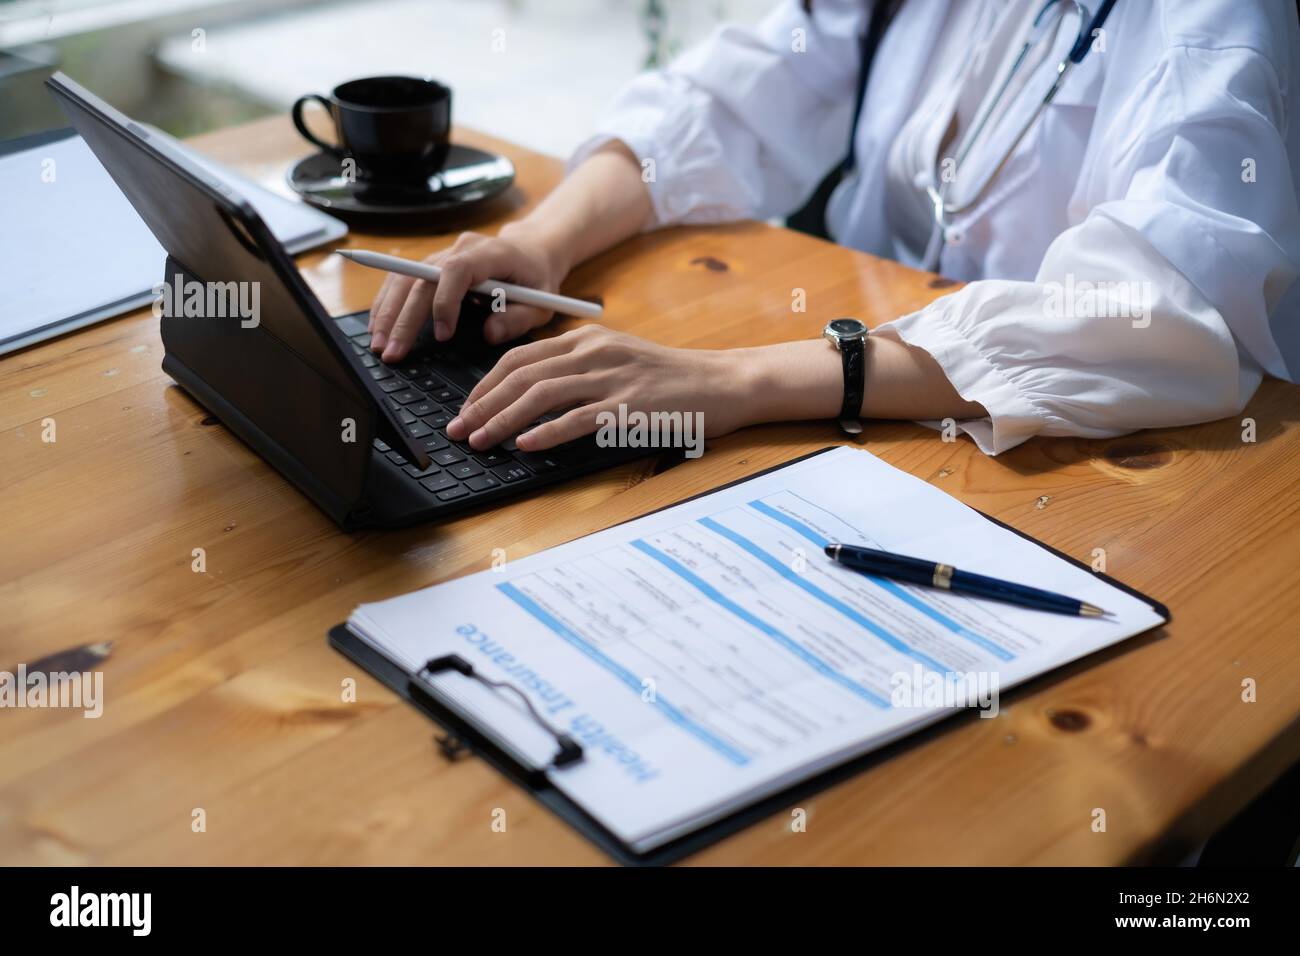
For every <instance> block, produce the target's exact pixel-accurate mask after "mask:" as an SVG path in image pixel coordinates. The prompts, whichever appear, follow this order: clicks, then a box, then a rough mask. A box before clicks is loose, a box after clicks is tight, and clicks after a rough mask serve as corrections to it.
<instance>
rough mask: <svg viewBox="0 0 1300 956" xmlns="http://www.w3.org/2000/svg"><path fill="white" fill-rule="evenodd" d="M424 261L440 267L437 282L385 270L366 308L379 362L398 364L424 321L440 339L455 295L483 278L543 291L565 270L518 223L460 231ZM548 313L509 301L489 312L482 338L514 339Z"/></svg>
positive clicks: (448, 326) (451, 321)
mask: <svg viewBox="0 0 1300 956" xmlns="http://www.w3.org/2000/svg"><path fill="white" fill-rule="evenodd" d="M425 262H430V263H434V264H436V265H439V266H442V277H441V278H440V279H439V280H438V281H437V282H428V281H426V280H424V279H413V278H411V277H410V276H400V275H397V274H396V273H391V272H390V273H389V274H388V277H387V278H386V279H384V284H383V285H382V286H380V287H379V294H378V295H376V296H375V301H374V303H373V304H372V305H371V306H370V336H371V339H370V348H371V349H372V350H373V351H375V352H377V353H379V354H380V355H381V356H382V357H383V360H384V361H385V362H389V363H391V362H399V361H401V360H402V359H403V358H405V357H406V354H407V353H408V352H409V351H410V350H411V346H412V345H413V344H415V338H416V336H417V335H418V334H419V333H420V330H421V329H422V328H423V327H424V324H425V323H426V322H428V321H429V320H430V319H432V320H433V334H434V338H436V339H437V340H438V341H439V342H445V341H447V340H448V339H450V338H451V337H452V334H453V333H455V331H456V320H457V318H458V317H459V316H460V303H461V299H463V298H464V297H465V293H466V292H468V291H469V289H470V288H471V287H472V286H475V285H477V284H478V283H480V282H483V281H486V280H488V279H498V280H500V281H502V282H512V283H515V284H516V285H524V286H530V287H531V288H534V289H542V290H544V291H546V292H555V291H556V290H557V289H559V287H560V282H561V281H562V280H563V279H564V275H565V272H567V269H565V268H563V267H562V266H561V264H560V263H559V262H557V261H556V257H555V256H553V255H552V254H551V253H550V251H549V248H548V246H547V245H546V244H545V243H544V242H542V241H541V240H540V239H537V238H535V237H534V235H533V233H532V232H530V231H529V229H528V228H527V227H526V226H524V225H523V224H522V223H519V224H516V225H515V228H511V226H506V227H504V228H503V229H502V230H501V233H500V235H499V236H495V237H493V236H482V235H479V234H478V233H474V232H465V233H461V235H460V236H459V237H458V238H457V239H456V242H455V243H454V244H453V245H452V246H451V248H449V249H444V250H443V251H442V252H438V253H435V254H434V255H431V256H429V257H428V258H427V259H426V260H425ZM550 318H551V312H549V311H547V310H546V309H539V308H536V307H534V306H528V305H519V304H517V303H514V302H511V303H509V304H507V306H506V308H505V309H504V310H503V311H501V312H494V313H492V315H491V316H489V318H488V319H487V321H486V322H485V323H484V324H483V336H484V338H486V339H487V341H488V342H489V343H491V344H496V343H498V342H506V341H508V340H510V339H514V338H518V337H519V336H521V335H523V334H524V333H525V332H527V331H528V330H529V329H532V328H536V327H537V326H539V325H542V324H544V323H545V322H547V321H548V320H549V319H550Z"/></svg>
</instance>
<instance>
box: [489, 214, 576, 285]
mask: <svg viewBox="0 0 1300 956" xmlns="http://www.w3.org/2000/svg"><path fill="white" fill-rule="evenodd" d="M497 235H498V236H499V237H500V238H502V239H505V240H506V241H508V242H513V243H517V244H519V245H522V246H526V247H528V248H530V249H532V250H533V251H535V252H537V253H539V254H540V255H541V256H542V257H543V258H544V259H545V260H546V264H547V268H548V270H549V271H550V273H551V276H552V278H553V280H554V282H555V284H556V286H557V287H558V286H559V284H560V283H561V282H562V281H564V277H565V276H567V275H568V274H569V272H570V271H571V270H572V268H573V263H571V262H570V261H569V260H568V256H567V255H566V248H567V246H568V243H567V242H566V241H565V239H564V237H563V236H559V235H556V234H554V233H553V232H552V231H551V230H548V229H547V228H546V227H545V225H543V224H542V223H540V222H537V221H536V220H534V219H532V218H531V217H528V216H526V217H524V218H523V219H516V220H515V221H513V222H508V223H506V224H505V225H504V226H502V227H501V231H500V232H499V233H497Z"/></svg>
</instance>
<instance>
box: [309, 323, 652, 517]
mask: <svg viewBox="0 0 1300 956" xmlns="http://www.w3.org/2000/svg"><path fill="white" fill-rule="evenodd" d="M366 315H367V313H364V312H363V313H358V314H357V315H348V316H341V317H338V318H336V319H335V320H334V321H335V322H336V323H337V324H338V325H339V327H340V328H341V329H343V331H344V334H346V335H347V337H348V341H349V342H350V343H351V346H352V352H353V357H354V360H355V361H356V362H357V364H358V365H360V366H361V368H362V370H363V373H364V374H366V375H369V376H370V377H371V378H372V379H374V380H375V381H376V382H377V383H378V384H379V388H380V389H381V390H382V391H383V392H384V394H385V399H384V400H385V401H387V402H388V404H389V406H390V407H391V408H392V409H393V410H394V411H395V412H396V413H397V416H398V418H399V419H400V420H401V423H402V427H404V428H405V429H406V432H407V434H408V435H410V436H411V438H412V439H414V440H415V443H416V444H417V445H418V446H419V447H420V448H421V449H422V450H423V451H425V452H426V453H427V454H428V455H429V457H430V458H431V459H432V462H431V464H430V465H429V467H427V468H420V467H419V465H417V464H415V463H414V462H411V461H408V460H407V458H406V457H405V456H404V455H403V454H402V453H401V452H400V451H399V450H397V449H395V448H393V447H391V446H390V445H389V444H388V443H387V442H385V441H383V440H382V439H379V438H376V439H375V441H374V447H375V453H376V454H377V455H382V456H383V457H384V458H385V459H386V460H387V461H388V462H390V463H391V464H392V465H393V466H395V467H397V468H400V469H401V471H402V473H403V474H405V475H406V476H407V477H408V478H409V480H410V481H411V482H413V483H416V484H418V485H419V486H420V488H422V489H423V491H424V493H425V494H426V495H427V496H428V497H429V498H430V499H431V504H432V503H433V502H438V503H442V504H451V503H453V502H454V503H457V504H459V503H461V502H462V501H463V500H465V499H471V498H486V497H488V496H492V497H495V496H496V495H495V494H493V493H494V492H499V491H500V492H507V493H508V491H513V490H522V489H523V488H524V487H527V486H531V485H537V484H550V483H552V482H553V481H556V480H559V479H560V478H564V477H570V476H573V475H577V474H584V473H586V472H590V471H593V470H596V469H597V468H600V467H604V466H607V465H610V464H614V463H616V462H618V461H623V460H627V459H629V458H632V457H636V454H635V453H632V454H629V453H628V452H627V450H625V449H613V448H609V449H606V448H599V447H597V446H596V443H595V440H594V438H591V437H589V438H586V439H582V440H579V441H576V442H570V443H568V444H567V445H561V446H558V447H557V448H554V449H550V450H548V451H545V452H538V453H529V452H524V451H520V450H519V448H518V447H517V446H516V445H515V442H514V439H513V438H512V439H509V440H508V441H506V442H503V443H502V444H501V445H499V446H498V447H496V448H492V449H488V450H485V451H476V450H474V449H472V448H470V446H469V444H468V443H467V442H463V441H455V440H453V439H451V438H449V437H448V436H447V423H448V422H450V421H451V420H452V419H453V418H455V417H456V414H457V413H458V412H459V411H460V406H461V404H462V403H463V402H464V401H465V397H466V395H467V394H468V393H469V391H470V390H471V389H472V388H473V386H474V383H475V382H476V381H477V378H478V375H477V374H476V373H475V372H474V371H473V370H472V369H467V363H466V362H464V361H460V360H457V359H455V358H454V357H453V356H451V355H447V356H443V355H439V354H435V353H432V352H430V353H427V354H412V355H409V356H407V358H406V359H404V360H403V361H402V362H400V363H398V364H397V365H386V364H384V363H383V362H382V361H380V359H379V357H378V356H377V355H375V354H374V353H373V352H371V351H370V334H369V332H367V331H366V323H365V321H364V319H365V317H366ZM551 417H553V416H544V417H543V418H541V419H539V420H538V421H539V422H540V421H546V420H548V419H549V418H551ZM534 424H537V423H534ZM507 486H509V489H508V491H507ZM471 503H472V502H471Z"/></svg>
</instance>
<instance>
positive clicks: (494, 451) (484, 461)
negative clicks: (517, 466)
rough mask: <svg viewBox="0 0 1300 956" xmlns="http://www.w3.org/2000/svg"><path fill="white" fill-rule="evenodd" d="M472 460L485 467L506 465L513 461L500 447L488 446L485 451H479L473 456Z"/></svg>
mask: <svg viewBox="0 0 1300 956" xmlns="http://www.w3.org/2000/svg"><path fill="white" fill-rule="evenodd" d="M474 460H475V461H477V462H478V463H479V464H480V465H483V466H485V467H487V468H495V467H496V466H497V465H506V464H509V463H510V462H512V461H514V459H513V458H511V457H510V456H509V455H507V454H506V453H505V452H503V451H502V450H501V449H500V448H489V449H488V450H487V451H481V452H479V453H478V454H477V455H475V456H474Z"/></svg>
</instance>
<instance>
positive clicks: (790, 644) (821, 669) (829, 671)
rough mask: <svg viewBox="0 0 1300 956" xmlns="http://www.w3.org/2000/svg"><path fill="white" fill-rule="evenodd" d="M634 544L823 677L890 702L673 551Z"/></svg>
mask: <svg viewBox="0 0 1300 956" xmlns="http://www.w3.org/2000/svg"><path fill="white" fill-rule="evenodd" d="M632 547H634V548H636V549H637V550H638V551H640V552H641V553H642V554H645V555H648V556H649V557H651V558H654V560H656V561H658V562H659V563H660V564H662V565H663V566H664V567H665V568H667V569H668V570H669V571H672V572H673V573H674V574H676V575H677V576H678V577H681V578H683V579H684V580H685V581H686V582H687V583H688V584H690V585H691V586H692V587H694V588H695V589H696V590H697V591H699V592H700V593H701V594H703V595H704V596H705V597H707V598H709V599H710V600H712V601H714V602H716V603H717V604H720V605H721V606H722V607H724V608H726V609H727V610H728V611H730V612H731V613H732V614H734V615H736V617H738V618H740V619H741V620H742V621H744V622H745V623H746V624H748V625H750V626H751V627H754V628H756V629H757V630H759V631H762V632H763V633H764V634H766V635H767V636H768V637H770V638H772V640H774V641H776V642H777V643H778V644H780V645H781V646H782V647H784V648H785V649H786V650H788V651H790V653H792V654H794V655H795V656H796V657H798V658H799V659H800V660H802V661H803V662H804V663H805V664H807V665H808V666H809V667H811V668H812V669H813V670H815V671H817V673H819V674H821V675H822V676H823V677H826V678H828V679H829V680H832V681H834V682H835V683H837V684H839V685H840V686H841V687H843V688H845V689H846V690H848V691H850V692H851V693H853V694H855V695H857V696H858V697H861V698H862V699H863V700H866V701H870V702H871V703H873V704H875V705H876V706H877V707H888V706H889V702H888V701H886V700H885V699H884V698H882V697H880V696H878V695H876V694H874V693H872V692H871V691H870V690H868V689H867V688H865V687H863V686H862V685H861V684H858V683H856V682H855V681H853V680H850V679H849V678H848V677H845V676H844V675H843V674H841V673H840V672H839V671H837V670H836V669H835V668H833V667H831V666H830V665H829V664H827V663H826V662H825V661H823V660H822V659H821V658H820V657H818V656H817V655H816V654H813V653H812V652H811V651H809V650H808V649H807V648H806V647H804V646H803V645H801V644H799V643H798V642H796V641H793V640H791V639H790V638H789V637H788V636H787V635H785V634H783V633H782V632H781V631H779V630H777V629H776V628H775V627H773V626H772V625H771V624H768V623H767V622H766V621H764V620H763V619H762V618H760V617H759V616H758V615H756V614H754V613H753V612H752V611H747V610H745V608H743V607H741V606H740V605H739V604H737V603H736V602H735V601H733V600H731V598H729V597H727V596H726V595H725V594H723V593H722V592H721V591H719V590H718V589H717V588H715V587H714V586H713V585H712V584H709V582H708V581H705V580H704V579H703V578H701V577H700V576H699V575H697V574H696V573H695V572H694V571H692V570H691V569H690V568H688V567H686V566H685V565H684V564H682V563H681V562H680V561H677V560H676V559H675V558H673V557H671V556H670V555H667V554H664V553H663V552H662V551H660V550H659V549H657V548H655V547H653V546H652V545H650V544H647V543H646V542H645V541H643V540H641V539H640V538H638V539H637V540H635V541H633V542H632Z"/></svg>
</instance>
